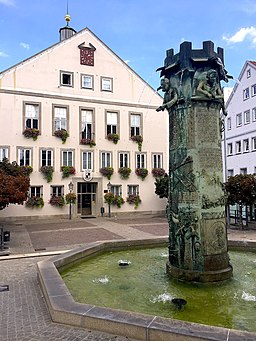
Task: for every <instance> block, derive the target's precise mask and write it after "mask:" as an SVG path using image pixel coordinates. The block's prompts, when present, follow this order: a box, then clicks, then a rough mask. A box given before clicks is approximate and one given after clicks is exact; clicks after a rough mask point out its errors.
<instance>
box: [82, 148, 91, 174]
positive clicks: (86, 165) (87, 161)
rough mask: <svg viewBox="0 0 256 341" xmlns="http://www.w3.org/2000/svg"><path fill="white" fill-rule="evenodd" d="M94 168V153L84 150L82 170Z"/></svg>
mask: <svg viewBox="0 0 256 341" xmlns="http://www.w3.org/2000/svg"><path fill="white" fill-rule="evenodd" d="M85 169H93V153H92V152H82V170H85Z"/></svg>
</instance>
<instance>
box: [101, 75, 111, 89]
mask: <svg viewBox="0 0 256 341" xmlns="http://www.w3.org/2000/svg"><path fill="white" fill-rule="evenodd" d="M101 91H113V78H108V77H101Z"/></svg>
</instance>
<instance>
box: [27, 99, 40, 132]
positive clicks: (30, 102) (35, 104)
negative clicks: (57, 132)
mask: <svg viewBox="0 0 256 341" xmlns="http://www.w3.org/2000/svg"><path fill="white" fill-rule="evenodd" d="M27 105H33V106H38V119H37V122H38V123H37V126H38V127H37V128H34V129H38V130H39V135H41V110H42V105H41V103H40V102H32V101H23V129H27V128H33V127H28V126H27V124H26V121H27V119H26V106H27Z"/></svg>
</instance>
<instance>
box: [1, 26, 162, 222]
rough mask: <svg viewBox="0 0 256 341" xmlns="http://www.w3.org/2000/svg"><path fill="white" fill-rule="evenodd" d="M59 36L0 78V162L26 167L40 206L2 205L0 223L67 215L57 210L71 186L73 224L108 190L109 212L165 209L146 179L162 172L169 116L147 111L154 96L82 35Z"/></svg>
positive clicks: (65, 32) (94, 209) (96, 209)
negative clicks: (116, 199) (117, 201)
mask: <svg viewBox="0 0 256 341" xmlns="http://www.w3.org/2000/svg"><path fill="white" fill-rule="evenodd" d="M60 36H61V41H60V42H59V43H57V44H55V45H53V46H51V47H49V48H47V49H45V50H44V51H42V52H40V53H38V54H36V55H34V56H32V57H30V58H28V59H27V60H25V61H22V62H20V63H19V64H17V65H14V66H13V67H11V68H9V69H7V70H5V71H2V72H1V73H0V96H1V101H0V130H1V133H0V161H1V160H2V159H3V158H4V157H7V158H8V159H9V160H10V161H16V162H17V163H18V164H19V165H21V166H26V167H27V168H29V169H30V171H31V170H32V169H33V171H32V173H31V174H30V192H29V197H30V198H31V200H32V199H36V198H41V199H42V200H43V202H44V206H43V207H42V205H41V206H40V205H38V206H37V205H36V204H35V205H34V206H32V207H31V205H26V204H24V205H10V206H9V207H8V208H6V209H4V210H2V211H1V216H2V218H10V217H14V218H15V217H33V216H44V217H45V216H65V215H67V214H68V212H69V206H67V205H64V206H62V205H60V204H58V205H57V206H56V202H61V200H62V199H63V198H64V197H65V195H66V194H67V193H69V188H68V184H69V183H70V181H72V183H73V185H74V189H73V192H74V193H75V194H76V197H77V200H76V203H75V204H74V205H72V215H74V216H79V215H80V216H99V215H100V214H101V213H102V207H104V208H105V212H106V213H107V211H108V204H107V203H106V202H105V201H104V196H105V194H106V193H108V192H109V191H110V192H111V193H113V194H114V195H117V196H120V197H121V198H123V200H124V203H123V204H122V205H121V207H120V208H119V207H118V206H117V205H111V214H118V213H124V212H131V213H133V212H136V211H138V212H151V213H152V212H160V211H161V212H162V211H164V210H165V206H166V201H165V200H164V199H159V197H158V196H157V195H156V194H155V193H154V191H155V185H154V181H155V178H154V176H153V174H152V169H155V168H160V169H162V168H163V169H165V170H166V169H167V167H168V160H167V149H168V118H167V116H168V113H167V112H166V111H165V112H156V110H155V109H156V108H157V107H158V106H159V105H160V104H161V103H162V98H161V96H160V95H159V94H158V93H157V92H156V91H155V90H154V89H153V88H151V87H150V86H149V85H148V84H147V83H146V82H145V81H144V80H143V79H142V78H141V77H140V76H139V75H138V74H137V73H136V72H135V71H133V70H132V69H131V68H130V67H129V66H128V65H127V64H126V63H125V62H124V61H123V60H121V59H120V58H119V57H118V56H117V55H116V54H115V53H114V52H113V51H112V50H111V49H110V48H109V47H108V46H106V45H105V44H104V43H103V42H102V41H101V40H100V39H99V38H98V37H97V36H95V34H94V33H93V32H91V31H90V30H89V29H88V28H85V29H83V30H81V31H80V32H78V33H76V32H75V31H74V30H73V29H71V28H70V27H69V26H68V25H67V26H66V27H65V28H63V29H61V30H60ZM129 168H130V169H131V173H130V174H128V177H127V172H126V173H125V170H126V171H127V169H129ZM145 169H146V170H148V175H147V176H146V177H145V178H143V177H142V176H141V172H142V173H143V170H144V173H145ZM112 172H113V174H111V173H112ZM144 173H143V174H144ZM138 196H139V201H138V202H139V204H138V207H137V209H136V210H135V205H134V198H136V197H137V198H138ZM53 199H54V200H53ZM42 200H41V201H40V202H42ZM53 203H55V204H53Z"/></svg>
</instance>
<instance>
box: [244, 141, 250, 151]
mask: <svg viewBox="0 0 256 341" xmlns="http://www.w3.org/2000/svg"><path fill="white" fill-rule="evenodd" d="M249 151H250V143H249V139H248V138H247V139H244V140H243V152H244V153H248V152H249Z"/></svg>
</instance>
